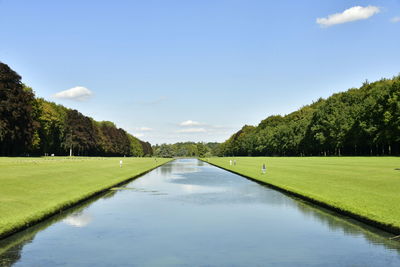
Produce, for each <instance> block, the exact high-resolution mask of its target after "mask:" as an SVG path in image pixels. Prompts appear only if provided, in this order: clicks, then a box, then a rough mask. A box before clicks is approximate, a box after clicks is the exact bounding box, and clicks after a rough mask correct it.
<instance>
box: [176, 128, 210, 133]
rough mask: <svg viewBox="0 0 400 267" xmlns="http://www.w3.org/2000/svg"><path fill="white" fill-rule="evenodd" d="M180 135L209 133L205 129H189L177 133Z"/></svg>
mask: <svg viewBox="0 0 400 267" xmlns="http://www.w3.org/2000/svg"><path fill="white" fill-rule="evenodd" d="M177 132H178V133H205V132H207V130H206V129H204V128H187V129H182V130H179V131H177Z"/></svg>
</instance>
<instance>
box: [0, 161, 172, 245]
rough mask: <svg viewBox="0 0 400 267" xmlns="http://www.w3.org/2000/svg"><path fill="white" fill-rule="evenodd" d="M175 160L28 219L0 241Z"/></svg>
mask: <svg viewBox="0 0 400 267" xmlns="http://www.w3.org/2000/svg"><path fill="white" fill-rule="evenodd" d="M174 160H175V159H173V158H172V159H170V160H168V161H166V162H164V163H163V164H160V165H157V166H155V167H152V168H151V169H148V170H146V171H144V172H141V173H139V174H137V175H135V176H132V177H129V178H127V179H125V180H123V181H120V182H118V183H115V184H113V185H111V186H108V187H107V188H103V189H101V190H98V191H95V192H92V193H90V194H89V195H87V196H84V197H82V198H80V199H78V200H77V201H74V202H71V203H68V204H66V205H64V206H62V207H60V208H59V209H57V210H55V211H53V212H49V213H46V214H44V215H43V216H42V217H40V218H38V219H35V220H31V221H28V222H27V223H25V224H24V225H21V226H19V227H16V228H15V229H12V230H10V231H6V232H4V233H1V234H0V241H1V240H3V239H5V238H7V237H10V236H11V235H13V234H16V233H18V232H21V231H23V230H26V229H27V228H29V227H31V226H34V225H36V224H38V223H41V222H43V221H45V220H47V219H49V218H50V217H52V216H54V215H57V214H59V213H61V212H63V211H65V210H68V209H70V208H73V207H75V206H77V205H79V204H81V203H83V202H85V201H87V200H89V199H91V198H93V197H96V196H99V195H101V194H103V193H105V192H107V191H108V190H110V189H111V188H113V187H118V186H121V185H124V184H127V183H129V182H132V181H133V180H136V179H138V178H140V177H141V176H143V175H145V174H147V173H149V172H151V171H153V170H155V169H157V168H159V167H161V166H163V165H165V164H167V163H170V162H171V161H174Z"/></svg>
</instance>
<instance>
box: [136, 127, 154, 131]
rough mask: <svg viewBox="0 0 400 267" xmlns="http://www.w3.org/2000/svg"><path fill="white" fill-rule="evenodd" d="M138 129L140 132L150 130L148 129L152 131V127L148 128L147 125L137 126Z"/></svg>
mask: <svg viewBox="0 0 400 267" xmlns="http://www.w3.org/2000/svg"><path fill="white" fill-rule="evenodd" d="M138 130H139V131H142V132H150V131H153V129H152V128H149V127H140V128H138Z"/></svg>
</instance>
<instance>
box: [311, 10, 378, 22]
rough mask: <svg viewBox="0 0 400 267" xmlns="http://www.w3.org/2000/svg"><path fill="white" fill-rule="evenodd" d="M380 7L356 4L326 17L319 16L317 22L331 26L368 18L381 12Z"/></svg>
mask: <svg viewBox="0 0 400 267" xmlns="http://www.w3.org/2000/svg"><path fill="white" fill-rule="evenodd" d="M379 11H380V9H379V7H376V6H367V7H362V6H354V7H351V8H349V9H346V10H345V11H343V12H342V13H336V14H332V15H329V16H328V17H326V18H317V23H318V24H319V25H321V26H323V27H329V26H332V25H336V24H341V23H346V22H351V21H356V20H362V19H368V18H370V17H372V16H373V15H375V14H377V13H379Z"/></svg>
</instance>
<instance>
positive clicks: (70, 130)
mask: <svg viewBox="0 0 400 267" xmlns="http://www.w3.org/2000/svg"><path fill="white" fill-rule="evenodd" d="M70 150H72V152H73V154H74V155H79V156H123V155H125V156H151V155H152V154H153V151H152V147H151V144H150V143H148V142H143V141H141V140H139V139H138V138H136V137H134V136H132V135H131V134H129V133H127V132H126V131H125V130H124V129H121V128H117V127H116V125H115V124H114V123H112V122H109V121H95V120H94V119H92V118H90V117H87V116H85V115H83V114H82V113H80V112H79V111H77V110H74V109H69V108H66V107H64V106H62V105H58V104H56V103H53V102H49V101H46V100H44V99H42V98H36V97H35V94H34V92H33V90H32V88H30V87H28V86H26V85H24V84H23V83H22V82H21V76H19V75H18V74H17V73H16V72H15V71H14V70H12V69H11V68H10V67H9V66H8V65H6V64H4V63H2V62H0V155H1V156H26V155H51V154H55V155H69V153H70Z"/></svg>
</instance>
